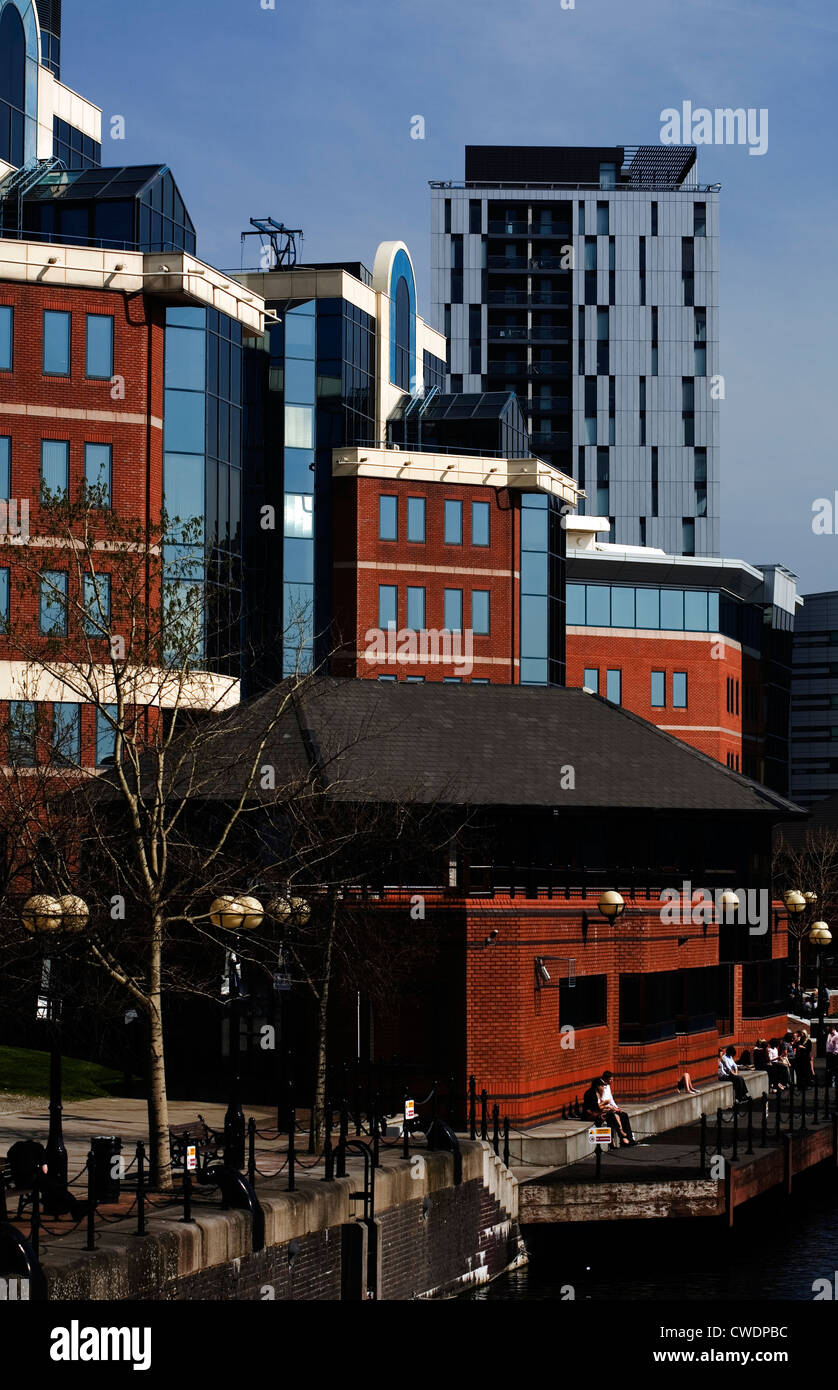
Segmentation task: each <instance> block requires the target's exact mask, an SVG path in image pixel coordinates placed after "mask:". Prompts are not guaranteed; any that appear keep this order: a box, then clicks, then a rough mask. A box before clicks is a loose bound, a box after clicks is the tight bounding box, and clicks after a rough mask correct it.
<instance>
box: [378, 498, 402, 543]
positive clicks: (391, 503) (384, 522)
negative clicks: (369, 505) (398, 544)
mask: <svg viewBox="0 0 838 1390" xmlns="http://www.w3.org/2000/svg"><path fill="white" fill-rule="evenodd" d="M398 538H399V501H398V498H397V497H386V496H383V495H382V496H381V497H379V499H378V539H379V540H380V541H395V540H398Z"/></svg>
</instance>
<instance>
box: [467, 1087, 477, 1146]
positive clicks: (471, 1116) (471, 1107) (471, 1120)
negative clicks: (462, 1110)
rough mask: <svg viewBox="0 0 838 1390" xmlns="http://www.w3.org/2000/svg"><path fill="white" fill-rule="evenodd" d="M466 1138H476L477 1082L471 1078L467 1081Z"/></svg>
mask: <svg viewBox="0 0 838 1390" xmlns="http://www.w3.org/2000/svg"><path fill="white" fill-rule="evenodd" d="M468 1137H469V1139H476V1138H477V1082H476V1080H475V1078H474V1077H473V1076H470V1077H469V1079H468Z"/></svg>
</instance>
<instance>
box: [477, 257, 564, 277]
mask: <svg viewBox="0 0 838 1390" xmlns="http://www.w3.org/2000/svg"><path fill="white" fill-rule="evenodd" d="M486 265H487V267H488V269H489V270H520V271H521V272H522V273H524V272H526V274H528V275H529V274H531V273H533V272H538V271H542V270H553V271H555V270H559V271H564V273H565V275H569V274H570V271H571V267H570V266H569V265H568V264H567V261H566V260H565V259H564V257H563V256H488V257H487V258H486Z"/></svg>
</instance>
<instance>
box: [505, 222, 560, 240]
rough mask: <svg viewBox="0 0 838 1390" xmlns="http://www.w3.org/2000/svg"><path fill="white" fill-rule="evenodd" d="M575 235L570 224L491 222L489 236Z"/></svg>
mask: <svg viewBox="0 0 838 1390" xmlns="http://www.w3.org/2000/svg"><path fill="white" fill-rule="evenodd" d="M572 235H573V233H572V231H571V227H570V223H569V222H497V221H490V222H489V236H526V237H537V236H538V237H540V236H549V237H567V238H568V239H569V238H570V237H571V236H572Z"/></svg>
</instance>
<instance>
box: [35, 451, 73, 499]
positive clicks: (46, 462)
mask: <svg viewBox="0 0 838 1390" xmlns="http://www.w3.org/2000/svg"><path fill="white" fill-rule="evenodd" d="M69 483H70V445H69V443H68V442H67V440H66V439H42V440H41V496H42V497H44V498H46V499H48V500H51V501H58V500H60V499H62V498H65V497H66V496H67V488H68V487H69Z"/></svg>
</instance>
